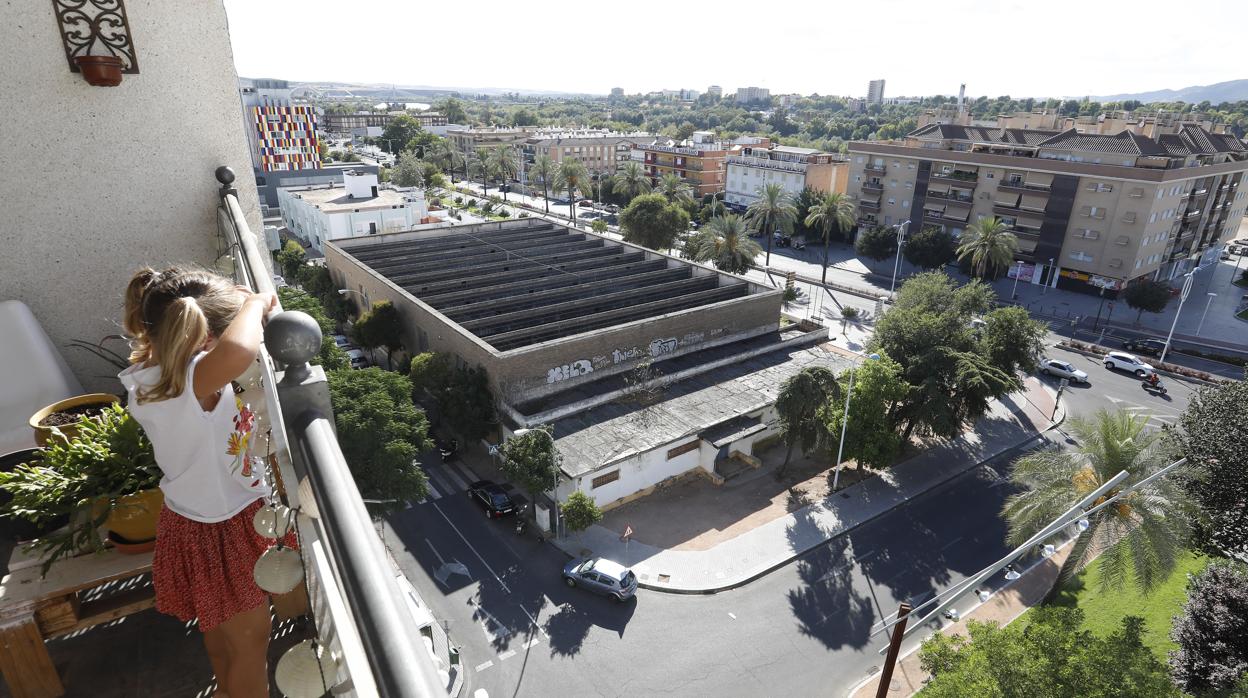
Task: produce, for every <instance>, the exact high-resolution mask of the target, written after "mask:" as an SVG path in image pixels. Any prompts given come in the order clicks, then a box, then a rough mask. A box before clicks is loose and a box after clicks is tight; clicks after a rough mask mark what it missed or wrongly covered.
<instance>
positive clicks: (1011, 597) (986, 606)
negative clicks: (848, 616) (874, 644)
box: [847, 545, 1073, 698]
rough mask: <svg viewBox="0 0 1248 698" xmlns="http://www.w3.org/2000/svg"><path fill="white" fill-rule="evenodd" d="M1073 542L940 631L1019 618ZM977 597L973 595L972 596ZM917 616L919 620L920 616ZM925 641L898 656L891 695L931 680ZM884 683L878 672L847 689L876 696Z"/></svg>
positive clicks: (1045, 589)
mask: <svg viewBox="0 0 1248 698" xmlns="http://www.w3.org/2000/svg"><path fill="white" fill-rule="evenodd" d="M1072 547H1073V546H1071V545H1066V546H1063V547H1062V548H1061V549H1060V550H1058V551H1057V552H1056V553H1054V554H1053V555H1052V556H1050V557H1049V558H1048V559H1045V560H1042V561H1041V562H1039V563H1037V564H1036V565H1034V566H1033V567H1031V568H1029V569H1027V570H1026V571H1025V572H1023V576H1022V577H1020V578H1019V579H1016V580H1015V581H1013V582H1011V583H1009V584H1008V585H1007V586H1006V587H1004V588H1002V589H1001V590H999V591H997V592H996V593H994V594H993V595H992V596H991V597H990V598H989V599H988V600H987V601H985V602H984V603H982V604H980V605H979V606H977V607H975V609H974V610H972V611H970V612H968V613H964V614H962V617H961V619H960V620H958V621H957V622H956V623H952V624H950V625H947V626H945V627H943V628H941V629H940V632H942V633H945V634H946V635H962V636H964V637H965V636H966V635H967V629H966V626H967V623H968V622H970V621H972V620H975V621H979V622H981V623H986V622H995V623H997V624H999V625H1002V626H1004V625H1008V624H1009V623H1010V622H1011V621H1013V620H1014V619H1015V618H1018V617H1019V616H1020V615H1022V614H1023V613H1024V612H1026V611H1027V609H1029V608H1031V607H1032V606H1035V605H1037V604H1039V603H1040V602H1041V601H1042V600H1044V596H1045V595H1046V594H1048V593H1049V589H1051V588H1052V587H1053V584H1054V583H1055V582H1056V581H1057V573H1058V572H1059V571H1060V570H1061V568H1062V563H1063V562H1065V560H1066V557H1067V556H1068V555H1070V551H1071V548H1072ZM968 598H973V597H968ZM913 620H916V621H917V620H918V619H917V618H915V619H913ZM920 646H921V645H919V644H915V645H914V646H913V647H912V648H910V650H909V652H908V653H907V654H905V655H904V656H902V657H901V658H899V659H898V660H897V665H896V667H895V668H894V669H893V680H892V681H891V682H889V687H888V691H887V693H886V694H885V695H887V696H889V698H905V697H906V696H911V695H914V694H915V693H918V692H919V690H920V689H922V688H923V685H924V684H925V683H926V682H927V679H928V676H927V673H926V672H924V671H923V669H922V668H920V667H919V653H918V649H919V647H920ZM879 687H880V675H879V674H876V675H875V676H872V677H871V678H869V679H867V680H866V681H865V682H863V683H860V684H858V686H856V687H854V688H852V689H850V690H849V692H848V693H847V695H848V696H851V698H873V696H875V695H876V692H877V691H878V690H879Z"/></svg>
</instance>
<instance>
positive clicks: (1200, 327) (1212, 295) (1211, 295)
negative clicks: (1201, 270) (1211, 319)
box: [1196, 291, 1218, 337]
mask: <svg viewBox="0 0 1248 698" xmlns="http://www.w3.org/2000/svg"><path fill="white" fill-rule="evenodd" d="M1205 295H1206V296H1209V300H1207V301H1205V312H1203V313H1201V314H1200V324H1199V325H1197V326H1196V336H1197V337H1199V336H1200V331H1201V330H1203V329H1205V316H1206V315H1208V314H1209V304H1211V303H1213V299H1214V298H1217V297H1218V294H1216V293H1213V292H1212V291H1210V292H1209V293H1206V294H1205Z"/></svg>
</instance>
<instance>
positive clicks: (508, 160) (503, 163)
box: [489, 145, 520, 201]
mask: <svg viewBox="0 0 1248 698" xmlns="http://www.w3.org/2000/svg"><path fill="white" fill-rule="evenodd" d="M489 159H490V172H491V173H493V175H494V176H495V177H498V179H499V180H501V181H502V186H501V187H499V188H500V189H502V190H503V201H506V200H507V190H508V189H510V187H509V186H508V184H509V183H510V182H511V180H512V179H514V178H515V176H516V173H518V172H519V171H520V165H519V162H518V161H517V160H516V151H515V149H513V148H512V147H511V146H507V145H500V146H495V147H494V148H493V149H492V150H490V155H489Z"/></svg>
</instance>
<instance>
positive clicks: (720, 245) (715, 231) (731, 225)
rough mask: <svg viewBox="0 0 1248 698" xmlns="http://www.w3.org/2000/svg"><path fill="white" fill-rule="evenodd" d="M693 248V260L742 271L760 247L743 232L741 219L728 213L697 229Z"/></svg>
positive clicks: (738, 272)
mask: <svg viewBox="0 0 1248 698" xmlns="http://www.w3.org/2000/svg"><path fill="white" fill-rule="evenodd" d="M693 250H694V259H695V260H696V261H699V262H709V263H711V264H714V265H715V268H716V269H720V270H722V271H726V272H729V273H731V274H744V273H745V272H747V271H749V270H750V265H751V264H753V263H754V258H756V257H758V254H759V253H760V252H762V251H763V248H761V247H759V245H758V243H757V242H754V241H753V240H751V239H750V236H749V235H748V234H747V233H746V226H745V220H744V219H743V218H741V217H740V216H737V215H735V214H731V213H730V214H728V215H726V216H720V217H718V218H715V219H713V220H712V221H711V222H710V223H709V224H708V225H707V226H706V228H705V229H704V230H703V231H702V232H701V233H698V237H697V238H696V239H695V240H694V243H693Z"/></svg>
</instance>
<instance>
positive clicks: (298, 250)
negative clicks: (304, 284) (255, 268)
mask: <svg viewBox="0 0 1248 698" xmlns="http://www.w3.org/2000/svg"><path fill="white" fill-rule="evenodd" d="M273 257H274V259H275V260H276V261H277V266H278V268H279V269H281V270H282V276H288V277H290V278H291V279H296V278H298V276H299V270H300V269H302V268H303V265H304V264H305V263H306V262H307V261H308V253H307V252H305V251H304V250H303V245H300V244H299V243H297V242H295V241H294V240H287V241H286V244H285V245H282V249H281V251H279V252H277V253H276V254H274V255H273Z"/></svg>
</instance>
